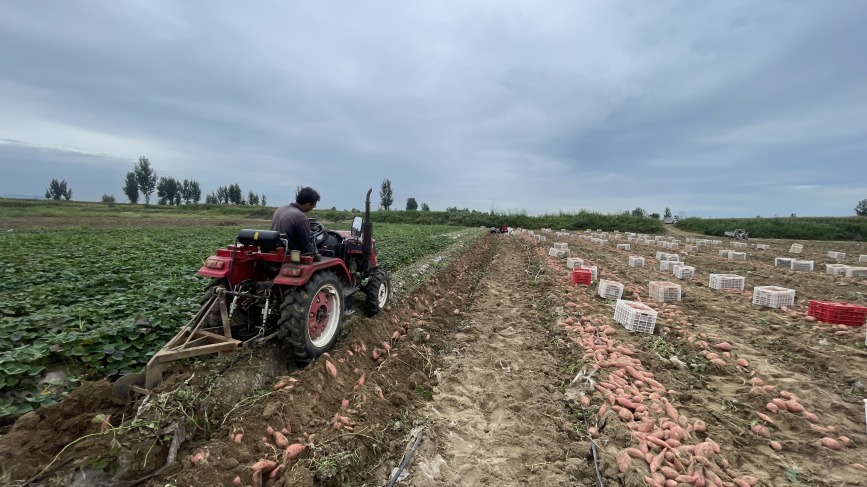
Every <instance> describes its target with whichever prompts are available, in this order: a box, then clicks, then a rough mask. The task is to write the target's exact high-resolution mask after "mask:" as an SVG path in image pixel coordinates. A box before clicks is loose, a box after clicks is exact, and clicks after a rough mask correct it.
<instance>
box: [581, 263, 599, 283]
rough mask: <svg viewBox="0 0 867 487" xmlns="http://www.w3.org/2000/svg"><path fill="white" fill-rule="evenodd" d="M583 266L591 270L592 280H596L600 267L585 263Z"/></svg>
mask: <svg viewBox="0 0 867 487" xmlns="http://www.w3.org/2000/svg"><path fill="white" fill-rule="evenodd" d="M581 268H582V269H589V270H590V280H591V281H595V280H596V278H597V277H598V276H597V272H598V269H596V266H595V265H583V266H581Z"/></svg>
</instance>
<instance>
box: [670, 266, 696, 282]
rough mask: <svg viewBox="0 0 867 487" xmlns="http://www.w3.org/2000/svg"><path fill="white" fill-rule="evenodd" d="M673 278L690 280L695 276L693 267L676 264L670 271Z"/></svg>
mask: <svg viewBox="0 0 867 487" xmlns="http://www.w3.org/2000/svg"><path fill="white" fill-rule="evenodd" d="M672 271H673V272H674V277H676V278H678V279H692V278H693V277H694V276H695V267H692V266H689V265H682V263H681V264H678V265H675V266H674V268H673V269H672Z"/></svg>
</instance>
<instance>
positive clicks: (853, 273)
mask: <svg viewBox="0 0 867 487" xmlns="http://www.w3.org/2000/svg"><path fill="white" fill-rule="evenodd" d="M846 277H854V278H856V279H867V267H849V268H848V269H846Z"/></svg>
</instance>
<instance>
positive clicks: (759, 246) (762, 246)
mask: <svg viewBox="0 0 867 487" xmlns="http://www.w3.org/2000/svg"><path fill="white" fill-rule="evenodd" d="M756 250H771V246H770V245H768V244H756Z"/></svg>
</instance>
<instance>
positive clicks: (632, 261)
mask: <svg viewBox="0 0 867 487" xmlns="http://www.w3.org/2000/svg"><path fill="white" fill-rule="evenodd" d="M629 267H644V257H635V256H632V255H630V256H629Z"/></svg>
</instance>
